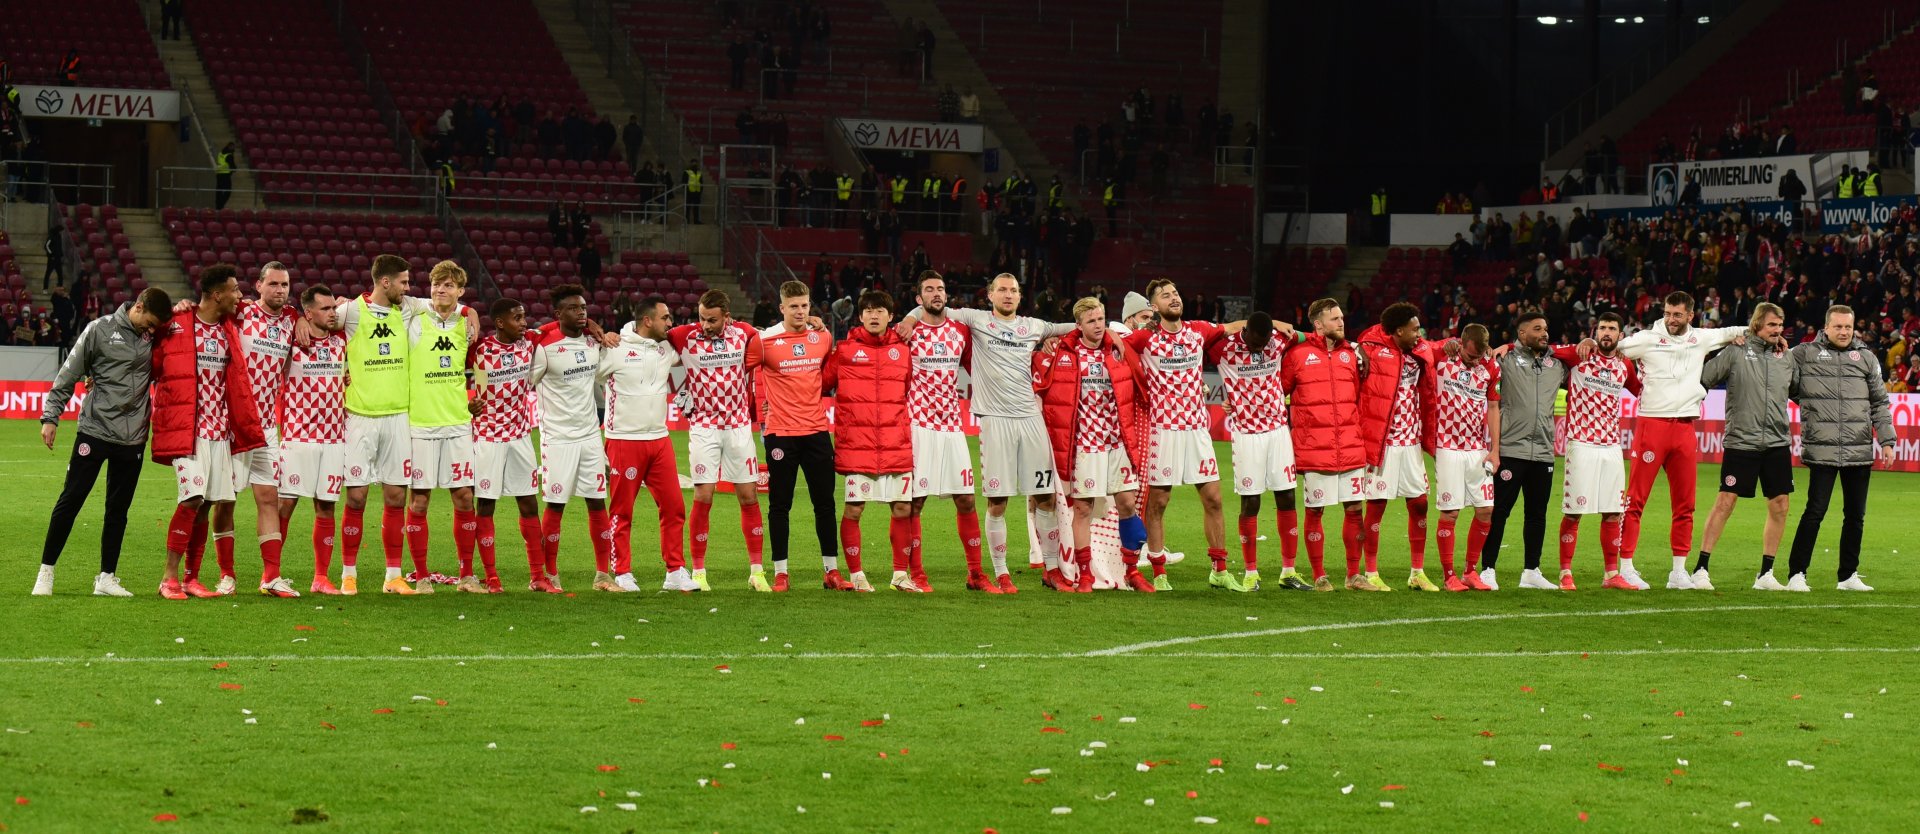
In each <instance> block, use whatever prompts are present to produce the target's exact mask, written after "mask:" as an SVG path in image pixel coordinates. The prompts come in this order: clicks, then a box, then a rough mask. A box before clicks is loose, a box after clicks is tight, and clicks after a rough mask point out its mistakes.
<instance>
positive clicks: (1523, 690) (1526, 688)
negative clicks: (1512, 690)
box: [1520, 686, 1533, 692]
mask: <svg viewBox="0 0 1920 834" xmlns="http://www.w3.org/2000/svg"><path fill="white" fill-rule="evenodd" d="M1520 691H1521V692H1532V691H1533V687H1531V686H1523V687H1520Z"/></svg>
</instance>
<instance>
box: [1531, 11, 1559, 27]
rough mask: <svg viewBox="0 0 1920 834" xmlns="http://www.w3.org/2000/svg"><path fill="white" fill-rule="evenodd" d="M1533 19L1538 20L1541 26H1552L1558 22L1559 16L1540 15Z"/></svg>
mask: <svg viewBox="0 0 1920 834" xmlns="http://www.w3.org/2000/svg"><path fill="white" fill-rule="evenodd" d="M1534 19H1535V20H1538V21H1540V25H1542V26H1552V25H1554V24H1556V23H1559V22H1560V18H1557V17H1554V16H1553V15H1550V14H1547V15H1541V16H1539V17H1537V18H1534Z"/></svg>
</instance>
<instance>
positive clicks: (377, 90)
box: [328, 0, 427, 173]
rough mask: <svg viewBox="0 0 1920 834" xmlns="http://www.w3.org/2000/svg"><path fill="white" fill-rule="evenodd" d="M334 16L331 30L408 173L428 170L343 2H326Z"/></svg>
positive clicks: (404, 120)
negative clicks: (336, 34) (342, 46)
mask: <svg viewBox="0 0 1920 834" xmlns="http://www.w3.org/2000/svg"><path fill="white" fill-rule="evenodd" d="M328 6H329V8H330V11H332V13H333V25H334V28H336V29H338V30H339V32H340V40H341V43H342V44H343V45H344V46H346V48H347V58H348V59H349V60H351V61H352V62H353V64H354V68H355V69H357V70H359V71H360V77H361V80H362V81H364V82H365V83H366V85H367V95H368V96H370V97H371V98H372V99H373V106H374V110H375V112H377V113H379V114H380V121H381V123H382V124H385V125H386V126H387V132H388V134H389V135H391V136H392V138H393V143H394V145H395V146H397V147H398V148H399V149H400V156H401V158H402V159H405V160H406V161H407V170H408V171H410V172H416V173H417V172H420V171H425V170H427V164H426V157H425V156H424V155H422V154H421V153H420V147H419V143H417V142H415V141H414V140H413V130H412V129H411V128H410V127H409V126H408V125H407V117H406V114H404V113H402V112H401V111H400V107H399V105H398V104H396V103H395V102H394V98H393V91H392V90H390V89H388V87H387V83H386V81H385V80H384V79H382V78H381V77H380V70H379V68H378V67H376V66H375V65H374V62H373V53H371V52H369V51H368V50H367V45H366V42H365V41H364V40H362V38H361V34H360V28H359V27H358V26H356V25H354V22H353V15H352V13H351V12H350V11H348V10H347V4H346V1H345V0H328Z"/></svg>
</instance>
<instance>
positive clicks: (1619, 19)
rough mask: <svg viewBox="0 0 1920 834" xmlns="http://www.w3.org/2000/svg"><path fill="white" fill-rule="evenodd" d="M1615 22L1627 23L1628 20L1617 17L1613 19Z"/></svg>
mask: <svg viewBox="0 0 1920 834" xmlns="http://www.w3.org/2000/svg"><path fill="white" fill-rule="evenodd" d="M1613 22H1615V23H1625V22H1627V19H1626V18H1624V17H1616V18H1614V19H1613Z"/></svg>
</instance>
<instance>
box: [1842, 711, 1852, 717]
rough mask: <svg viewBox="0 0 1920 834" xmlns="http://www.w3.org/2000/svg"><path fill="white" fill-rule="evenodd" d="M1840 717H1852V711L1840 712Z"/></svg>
mask: <svg viewBox="0 0 1920 834" xmlns="http://www.w3.org/2000/svg"><path fill="white" fill-rule="evenodd" d="M1840 717H1841V718H1852V717H1853V713H1851V712H1848V713H1842V714H1841V715H1840Z"/></svg>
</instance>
